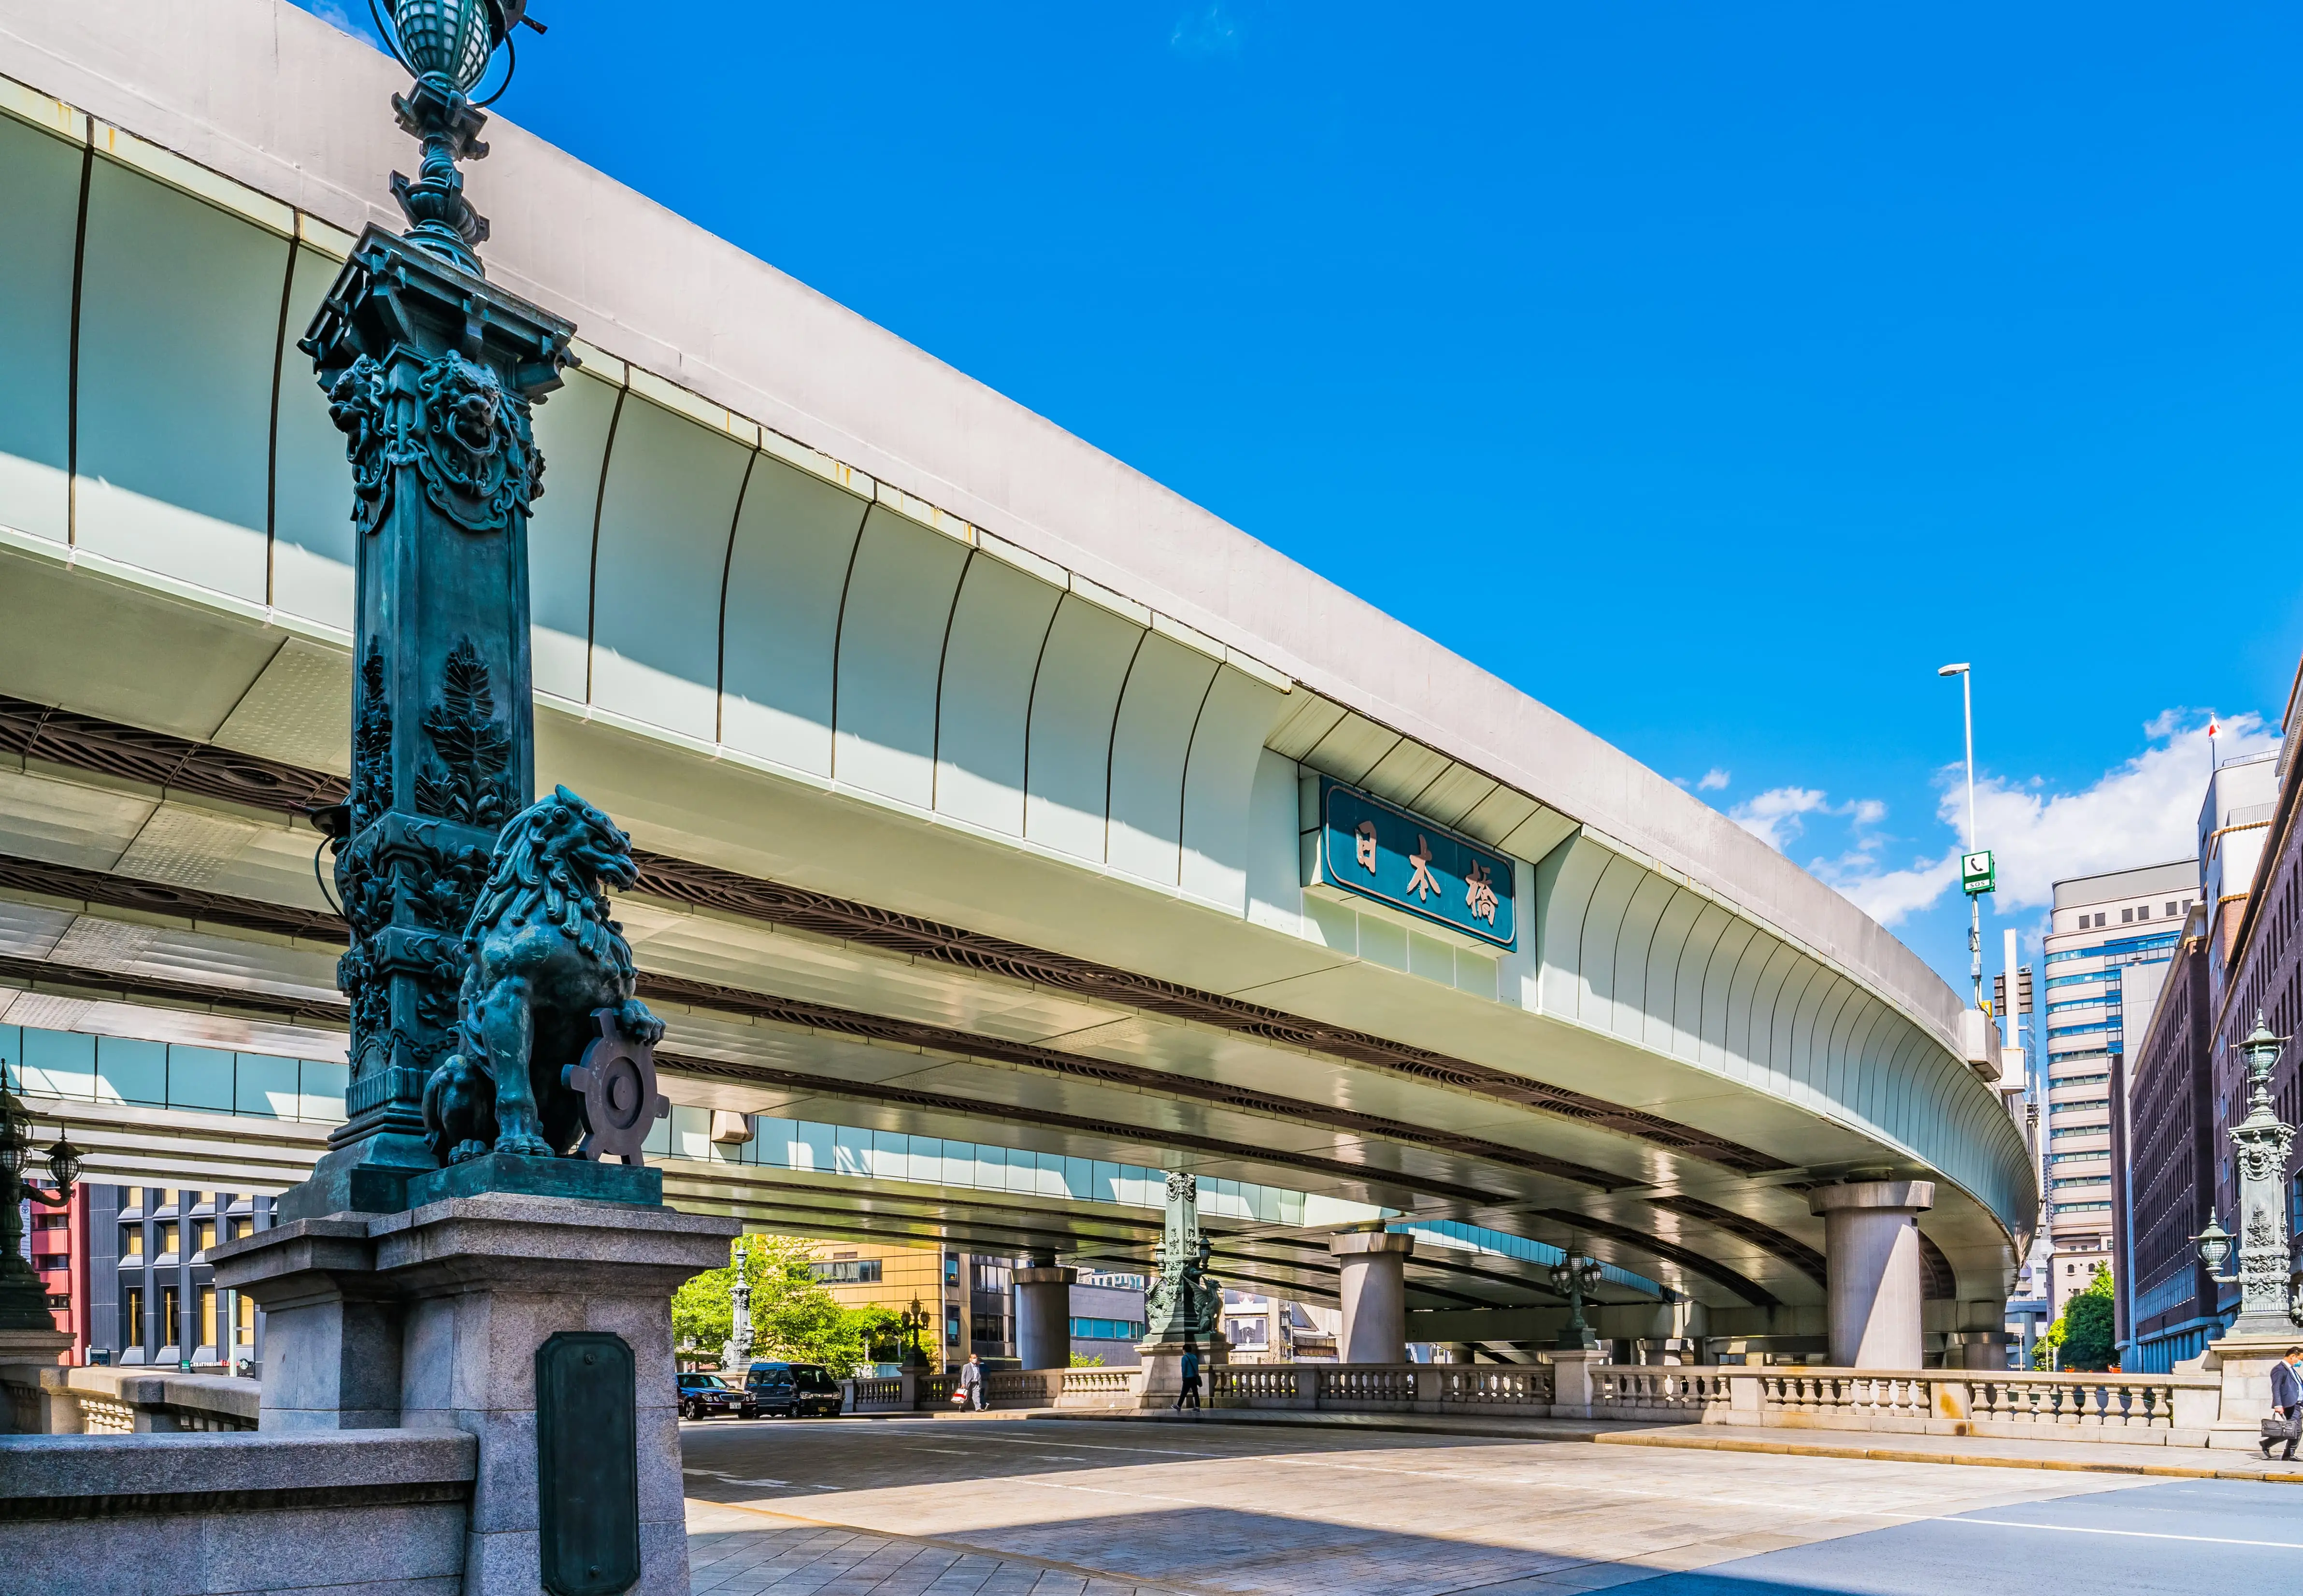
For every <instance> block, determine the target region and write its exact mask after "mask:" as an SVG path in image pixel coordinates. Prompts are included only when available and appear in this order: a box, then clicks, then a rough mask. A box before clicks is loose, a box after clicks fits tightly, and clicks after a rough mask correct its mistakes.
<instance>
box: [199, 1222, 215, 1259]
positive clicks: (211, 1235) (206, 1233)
mask: <svg viewBox="0 0 2303 1596" xmlns="http://www.w3.org/2000/svg"><path fill="white" fill-rule="evenodd" d="M215 1236H216V1231H215V1220H201V1221H200V1251H202V1252H203V1253H205V1252H207V1250H208V1249H209V1248H210V1247H212V1246H215Z"/></svg>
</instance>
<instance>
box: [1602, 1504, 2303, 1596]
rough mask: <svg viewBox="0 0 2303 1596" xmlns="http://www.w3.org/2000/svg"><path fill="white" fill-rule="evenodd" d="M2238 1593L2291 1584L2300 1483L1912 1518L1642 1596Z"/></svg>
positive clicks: (2301, 1552)
mask: <svg viewBox="0 0 2303 1596" xmlns="http://www.w3.org/2000/svg"><path fill="white" fill-rule="evenodd" d="M1984 1580H1988V1581H1989V1582H1990V1583H1992V1584H1993V1585H1995V1586H1997V1587H1999V1588H2002V1589H2016V1588H2020V1589H2027V1590H2031V1591H2037V1592H2060V1593H2070V1592H2086V1596H2192V1593H2194V1592H2196V1593H2197V1596H2209V1593H2210V1592H2212V1593H2213V1596H2236V1593H2238V1592H2274V1591H2295V1590H2298V1589H2303V1487H2297V1486H2293V1485H2262V1484H2256V1483H2252V1482H2246V1481H2239V1480H2185V1481H2177V1482H2169V1483H2166V1484H2163V1485H2145V1486H2141V1487H2138V1488H2137V1489H2135V1490H2122V1491H2115V1492H2111V1493H2107V1494H2104V1495H2096V1496H2073V1497H2064V1498H2062V1499H2056V1500H2047V1501H2035V1502H2030V1503H2028V1504H2026V1505H2024V1506H2022V1507H1995V1508H1987V1509H1984V1510H1981V1511H1978V1512H1972V1513H1961V1514H1956V1515H1953V1516H1947V1517H1942V1518H1928V1519H1921V1520H1919V1521H1917V1522H1915V1523H1911V1524H1898V1525H1895V1526H1894V1527H1892V1528H1888V1529H1879V1530H1872V1531H1869V1532H1867V1533H1862V1534H1857V1535H1848V1536H1844V1537H1842V1538H1840V1539H1838V1540H1834V1541H1812V1542H1810V1543H1809V1544H1808V1545H1805V1546H1799V1547H1793V1548H1791V1549H1789V1550H1784V1551H1775V1552H1767V1553H1763V1554H1762V1555H1760V1556H1759V1557H1754V1558H1738V1559H1736V1560H1735V1561H1733V1562H1727V1563H1719V1564H1715V1565H1713V1566H1711V1567H1708V1568H1705V1569H1701V1570H1700V1571H1697V1572H1693V1573H1687V1574H1675V1575H1666V1576H1665V1577H1663V1578H1660V1579H1657V1580H1654V1581H1651V1582H1649V1583H1643V1584H1641V1586H1640V1587H1639V1588H1640V1590H1641V1592H1642V1596H1648V1593H1652V1596H1767V1593H1769V1592H1787V1593H1788V1592H1833V1593H1834V1596H1973V1592H1975V1590H1976V1587H1977V1585H1978V1582H1980V1581H1984Z"/></svg>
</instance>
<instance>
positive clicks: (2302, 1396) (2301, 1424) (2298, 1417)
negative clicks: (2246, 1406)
mask: <svg viewBox="0 0 2303 1596" xmlns="http://www.w3.org/2000/svg"><path fill="white" fill-rule="evenodd" d="M2299 1364H2303V1347H2289V1348H2288V1349H2287V1351H2286V1354H2285V1355H2283V1356H2282V1357H2281V1358H2280V1360H2279V1361H2278V1362H2277V1363H2275V1364H2272V1365H2271V1407H2272V1411H2273V1414H2275V1415H2276V1416H2275V1417H2273V1418H2268V1419H2265V1420H2264V1421H2263V1456H2264V1460H2265V1462H2268V1461H2270V1458H2271V1448H2272V1443H2273V1442H2274V1441H2285V1442H2286V1443H2287V1450H2286V1451H2284V1452H2282V1453H2281V1454H2280V1457H2281V1459H2282V1461H2284V1462H2289V1463H2292V1462H2293V1461H2294V1460H2295V1443H2296V1440H2298V1439H2299V1438H2303V1373H2299V1372H2298V1368H2297V1366H2298V1365H2299Z"/></svg>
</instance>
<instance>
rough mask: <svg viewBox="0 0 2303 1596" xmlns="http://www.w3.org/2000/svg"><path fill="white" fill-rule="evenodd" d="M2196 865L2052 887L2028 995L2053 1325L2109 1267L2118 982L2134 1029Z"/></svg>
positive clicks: (2185, 908) (2119, 1050)
mask: <svg viewBox="0 0 2303 1596" xmlns="http://www.w3.org/2000/svg"><path fill="white" fill-rule="evenodd" d="M2198 881H2199V874H2198V864H2197V863H2196V862H2195V861H2193V860H2190V859H2178V860H2175V861H2173V862H2172V863H2169V864H2164V865H2149V866H2144V867H2142V868H2140V869H2136V870H2121V871H2113V872H2111V873H2109V874H2103V875H2089V876H2079V877H2076V878H2074V879H2072V880H2070V881H2060V882H2056V883H2055V888H2054V921H2053V925H2052V928H2051V929H2050V930H2049V931H2048V933H2047V935H2046V958H2045V960H2044V961H2043V962H2044V967H2045V972H2044V973H2045V979H2044V980H2043V981H2042V982H2041V983H2040V987H2039V992H2038V994H2037V997H2038V1004H2039V1009H2040V1015H2039V1018H2040V1021H2041V1026H2040V1028H2041V1030H2042V1031H2043V1032H2044V1033H2045V1034H2046V1044H2047V1045H2046V1077H2047V1079H2046V1113H2045V1115H2044V1119H2045V1124H2044V1125H2043V1126H2042V1127H2041V1128H2042V1131H2043V1133H2044V1134H2043V1137H2042V1140H2041V1143H2040V1146H2041V1149H2042V1151H2041V1153H2040V1164H2041V1170H2040V1173H2041V1175H2042V1177H2043V1179H2042V1182H2041V1186H2042V1189H2043V1192H2044V1194H2045V1196H2046V1216H2045V1218H2046V1234H2047V1241H2048V1247H2047V1254H2046V1267H2047V1279H2046V1281H2044V1282H2040V1283H2039V1284H2041V1285H2043V1286H2044V1289H2043V1290H2040V1291H2039V1292H2038V1295H2039V1296H2042V1297H2044V1298H2045V1299H2046V1303H2047V1306H2048V1312H2049V1315H2050V1317H2051V1318H2061V1317H2062V1316H2063V1306H2064V1304H2065V1303H2067V1302H2068V1301H2069V1300H2070V1299H2071V1295H2072V1293H2074V1292H2077V1291H2080V1290H2083V1289H2085V1288H2086V1286H2087V1284H2088V1280H2089V1279H2091V1278H2092V1277H2093V1275H2094V1272H2095V1266H2096V1264H2098V1263H2100V1264H2103V1265H2105V1266H2106V1267H2113V1260H2114V1253H2113V1240H2114V1236H2115V1231H2116V1226H2115V1224H2114V1220H2113V1215H2114V1213H2115V1212H2116V1210H2117V1203H2118V1190H2117V1184H2118V1183H2117V1182H2116V1180H2115V1179H2114V1170H2115V1169H2116V1168H2117V1167H2118V1162H2117V1160H2116V1158H2115V1153H2116V1152H2117V1150H2118V1149H2117V1143H2118V1141H2120V1140H2123V1139H2124V1137H2123V1134H2115V1133H2123V1132H2124V1129H2125V1125H2124V1121H2125V1118H2126V1116H2125V1113H2124V1109H2125V1103H2124V1098H2125V1089H2124V1088H2125V1079H2126V1074H2127V1071H2126V1054H2127V1046H2126V1024H2127V1017H2128V1012H2129V1008H2130V1005H2129V1002H2128V998H2129V993H2130V984H2132V985H2133V986H2134V987H2135V988H2136V989H2137V990H2136V993H2135V995H2136V998H2137V1001H2136V1003H2135V1004H2134V1009H2135V1011H2136V1014H2135V1018H2136V1025H2137V1028H2138V1032H2139V1031H2140V1030H2141V1028H2142V1026H2144V1025H2145V1024H2146V1023H2147V1020H2148V1018H2149V1015H2150V1006H2149V1005H2150V1001H2151V999H2152V998H2155V996H2156V994H2157V989H2158V986H2159V984H2160V981H2161V979H2162V978H2163V977H2164V974H2165V970H2164V967H2165V966H2167V965H2168V964H2169V963H2171V962H2172V959H2173V958H2174V955H2175V950H2176V947H2177V945H2178V944H2179V943H2180V942H2181V940H2182V936H2181V933H2182V926H2183V919H2184V916H2186V915H2188V914H2189V912H2190V911H2191V908H2192V907H2193V906H2194V905H2195V904H2196V903H2197V902H2198V898H2199V885H2198ZM2145 988H2147V989H2148V990H2147V992H2146V991H2144V990H2143V989H2145ZM2115 1105H2116V1107H2117V1108H2118V1109H2119V1110H2121V1111H2120V1112H2119V1113H2118V1114H2117V1115H2116V1118H2117V1119H2118V1120H2119V1121H2120V1122H2121V1123H2120V1124H2119V1125H2117V1126H2116V1127H2115V1126H2114V1111H2113V1110H2114V1106H2115ZM2116 1272H2117V1271H2116V1270H2115V1268H2114V1273H2116Z"/></svg>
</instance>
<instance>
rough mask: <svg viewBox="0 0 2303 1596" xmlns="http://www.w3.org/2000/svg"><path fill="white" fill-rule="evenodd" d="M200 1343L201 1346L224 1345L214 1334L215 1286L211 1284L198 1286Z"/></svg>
mask: <svg viewBox="0 0 2303 1596" xmlns="http://www.w3.org/2000/svg"><path fill="white" fill-rule="evenodd" d="M200 1345H201V1346H203V1347H221V1346H223V1345H224V1342H223V1341H222V1340H220V1339H219V1338H217V1336H216V1294H215V1287H213V1286H203V1287H201V1288H200Z"/></svg>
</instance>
